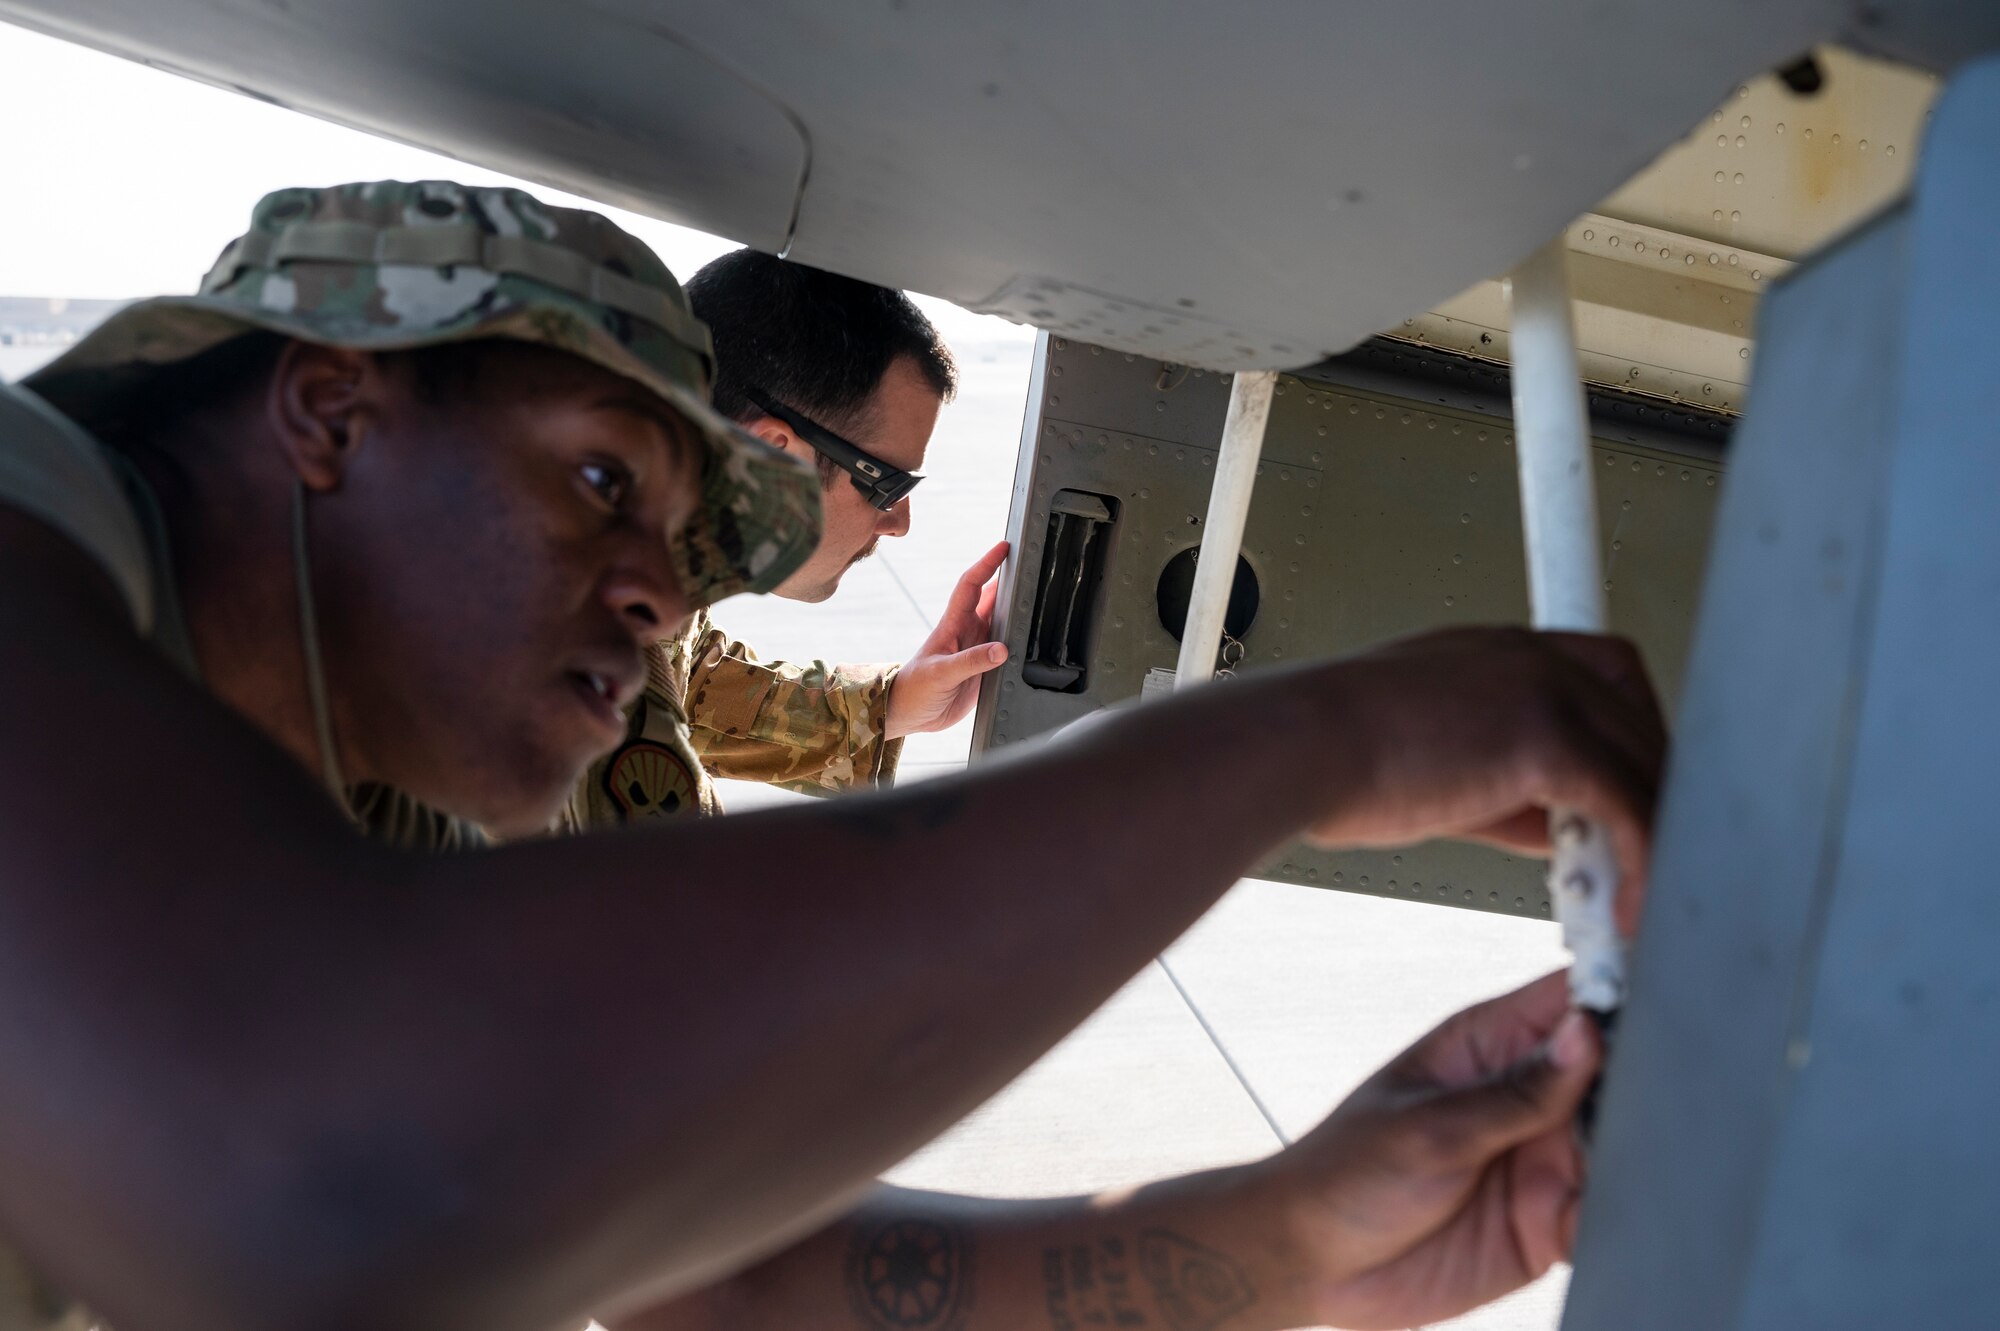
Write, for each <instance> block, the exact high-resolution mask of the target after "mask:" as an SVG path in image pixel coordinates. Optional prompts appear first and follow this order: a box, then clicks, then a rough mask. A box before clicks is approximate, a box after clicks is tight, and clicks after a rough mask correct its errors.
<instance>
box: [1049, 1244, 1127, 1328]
mask: <svg viewBox="0 0 2000 1331" xmlns="http://www.w3.org/2000/svg"><path fill="white" fill-rule="evenodd" d="M1129 1271H1130V1267H1129V1264H1128V1263H1127V1261H1126V1253H1125V1240H1123V1239H1118V1238H1105V1239H1099V1240H1098V1241H1097V1243H1096V1244H1095V1245H1094V1246H1093V1245H1091V1244H1087V1243H1077V1244H1072V1245H1070V1246H1068V1247H1065V1248H1049V1249H1047V1250H1046V1251H1044V1252H1043V1253H1042V1286H1043V1291H1044V1295H1045V1298H1046V1300H1047V1306H1048V1314H1049V1331H1084V1329H1085V1328H1088V1327H1119V1326H1150V1325H1151V1324H1152V1323H1151V1322H1150V1321H1149V1319H1148V1318H1147V1317H1146V1314H1145V1313H1144V1312H1142V1311H1141V1310H1140V1309H1139V1306H1138V1304H1137V1303H1136V1302H1135V1301H1134V1300H1133V1297H1132V1284H1131V1277H1130V1274H1129Z"/></svg>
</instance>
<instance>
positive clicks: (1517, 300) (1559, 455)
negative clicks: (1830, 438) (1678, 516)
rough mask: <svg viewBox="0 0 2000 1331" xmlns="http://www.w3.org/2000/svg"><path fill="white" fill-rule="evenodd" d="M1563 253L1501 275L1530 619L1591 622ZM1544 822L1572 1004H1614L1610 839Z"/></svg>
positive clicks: (1548, 252)
mask: <svg viewBox="0 0 2000 1331" xmlns="http://www.w3.org/2000/svg"><path fill="white" fill-rule="evenodd" d="M1565 262H1566V255H1565V248H1564V245H1563V238H1562V237H1561V236H1558V237H1556V238H1555V239H1554V240H1552V241H1550V242H1549V243H1548V244H1547V245H1544V246H1543V247H1542V248H1541V249H1539V250H1537V251H1536V252H1535V253H1534V254H1533V255H1532V256H1531V257H1530V258H1529V259H1528V260H1527V261H1526V262H1525V263H1523V264H1522V265H1521V266H1520V267H1519V268H1517V269H1516V270H1515V271H1514V273H1513V275H1512V276H1511V277H1509V278H1508V280H1507V290H1508V299H1509V301H1510V303H1511V306H1512V313H1513V330H1512V342H1513V359H1514V365H1513V384H1514V439H1515V448H1516V452H1517V453H1518V454H1519V458H1520V467H1521V527H1522V533H1523V539H1524V541H1525V544H1526V546H1527V558H1528V601H1529V604H1530V606H1532V607H1533V613H1534V623H1535V627H1536V628H1542V629H1568V630H1573V631H1577V632H1584V633H1601V632H1603V631H1604V628H1605V610H1604V574H1603V571H1602V565H1601V561H1600V559H1599V556H1598V549H1597V495H1596V486H1595V482H1594V479H1593V476H1592V471H1591V466H1590V429H1589V417H1588V414H1587V411H1586V408H1585V405H1584V396H1583V376H1582V374H1581V373H1580V372H1579V370H1578V368H1577V358H1576V329H1575V325H1574V323H1573V322H1572V319H1571V314H1570V299H1569V277H1568V273H1567V271H1566V269H1565ZM1549 825H1550V828H1551V831H1552V834H1553V838H1554V842H1555V854H1554V856H1553V858H1552V859H1551V860H1550V862H1549V897H1550V899H1551V900H1552V901H1553V902H1554V903H1555V914H1556V919H1557V920H1558V921H1560V922H1561V924H1562V930H1563V942H1564V943H1565V944H1566V945H1567V946H1568V947H1569V949H1570V952H1571V954H1572V956H1573V957H1574V960H1573V962H1572V964H1571V966H1570V973H1569V986H1570V997H1571V998H1572V999H1573V1000H1574V1001H1575V1002H1576V1004H1577V1006H1578V1007H1582V1008H1587V1009H1589V1010H1591V1011H1593V1012H1599V1013H1606V1014H1608V1013H1611V1012H1615V1011H1616V1010H1617V1009H1618V1007H1619V1006H1620V1005H1621V1004H1622V1003H1623V1002H1624V1001H1625V945H1624V941H1623V940H1622V939H1621V938H1619V936H1618V927H1617V924H1616V922H1615V920H1614V918H1613V914H1612V903H1613V902H1614V901H1615V900H1616V898H1617V895H1618V865H1617V861H1616V860H1615V859H1614V858H1613V856H1612V853H1611V843H1610V838H1609V837H1607V836H1606V835H1605V833H1604V829H1603V828H1601V827H1599V826H1597V825H1596V824H1595V823H1593V822H1591V821H1590V820H1589V819H1586V818H1584V817H1582V816H1580V815H1578V814H1576V813H1575V812H1573V811H1571V810H1566V809H1552V810H1550V811H1549Z"/></svg>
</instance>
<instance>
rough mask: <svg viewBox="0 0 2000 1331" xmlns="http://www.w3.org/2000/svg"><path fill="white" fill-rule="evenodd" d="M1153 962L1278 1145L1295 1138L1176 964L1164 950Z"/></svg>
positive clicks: (1288, 1142) (1290, 1141) (1285, 1143)
mask: <svg viewBox="0 0 2000 1331" xmlns="http://www.w3.org/2000/svg"><path fill="white" fill-rule="evenodd" d="M1153 964H1154V965H1156V966H1158V967H1159V968H1160V973H1161V974H1162V975H1165V976H1166V977H1167V983H1169V984H1171V985H1173V987H1174V992H1175V993H1177V994H1179V995H1180V996H1181V1002H1183V1003H1185V1004H1186V1005H1187V1010H1188V1012H1189V1014H1190V1015H1192V1016H1193V1017H1194V1019H1195V1024H1196V1025H1198V1026H1200V1027H1201V1031H1202V1034H1203V1035H1206V1036H1207V1037H1208V1042H1209V1044H1211V1045H1213V1046H1214V1047H1215V1052H1216V1053H1218V1054H1220V1055H1222V1062H1223V1065H1224V1066H1225V1067H1227V1068H1228V1069H1229V1075H1230V1076H1232V1077H1234V1078H1236V1084H1237V1085H1238V1086H1241V1087H1242V1088H1243V1094H1245V1095H1247V1096H1249V1097H1250V1103H1251V1104H1253V1105H1255V1106H1256V1107H1257V1112H1258V1114H1260V1115H1261V1116H1262V1117H1263V1119H1264V1126H1265V1127H1267V1128H1269V1129H1270V1130H1271V1135H1272V1136H1273V1137H1276V1138H1277V1139H1278V1145H1280V1146H1290V1145H1291V1144H1292V1139H1291V1138H1290V1137H1289V1136H1287V1135H1286V1134H1285V1130H1284V1129H1283V1128H1281V1127H1279V1126H1278V1119H1277V1115H1275V1114H1273V1113H1272V1112H1271V1107H1270V1106H1269V1105H1267V1104H1265V1103H1264V1097H1263V1096H1261V1095H1259V1094H1257V1088H1256V1087H1254V1086H1252V1085H1251V1084H1250V1079H1249V1078H1248V1077H1246V1076H1244V1075H1243V1069H1242V1068H1241V1067H1239V1066H1237V1063H1236V1060H1235V1059H1234V1058H1232V1057H1230V1054H1229V1048H1228V1046H1227V1045H1225V1044H1223V1043H1222V1037H1221V1036H1220V1035H1218V1034H1216V1031H1215V1027H1213V1026H1211V1025H1209V1023H1208V1018H1207V1017H1206V1016H1204V1015H1203V1014H1202V1010H1201V1008H1200V1007H1198V1006H1196V1004H1195V1001H1194V995H1193V994H1190V993H1189V992H1188V990H1187V986H1186V985H1184V984H1182V983H1181V977H1180V976H1178V975H1176V974H1174V968H1173V967H1172V966H1169V965H1168V964H1167V958H1166V956H1165V955H1164V954H1162V955H1160V956H1157V957H1154V958H1153Z"/></svg>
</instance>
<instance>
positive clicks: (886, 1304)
mask: <svg viewBox="0 0 2000 1331" xmlns="http://www.w3.org/2000/svg"><path fill="white" fill-rule="evenodd" d="M847 1289H848V1296H849V1298H850V1300H851V1301H852V1303H853V1305H854V1313H855V1316H857V1317H859V1318H860V1319H861V1321H862V1323H863V1325H866V1326H870V1327H879V1328H884V1329H885V1331H950V1328H952V1327H955V1326H957V1325H959V1323H960V1322H961V1321H962V1320H963V1318H964V1316H965V1313H966V1311H967V1310H968V1309H969V1308H970V1307H971V1306H972V1242H971V1239H970V1238H969V1237H968V1236H967V1235H966V1234H965V1233H964V1232H963V1231H962V1230H958V1229H954V1228H952V1227H951V1226H949V1225H941V1224H938V1223H937V1222H935V1221H931V1220H890V1221H886V1222H883V1223H880V1224H874V1225H862V1226H860V1227H858V1228H857V1229H856V1230H855V1231H854V1239H853V1241H852V1243H851V1244H850V1245H849V1247H848V1252H847Z"/></svg>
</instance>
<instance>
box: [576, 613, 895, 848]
mask: <svg viewBox="0 0 2000 1331" xmlns="http://www.w3.org/2000/svg"><path fill="white" fill-rule="evenodd" d="M646 675H647V679H646V691H645V693H644V695H643V696H642V697H641V698H640V699H639V701H638V703H637V704H635V705H634V707H633V709H632V719H631V725H630V728H629V729H628V730H627V732H626V738H625V742H624V743H623V744H622V745H620V746H619V747H618V748H617V749H616V750H615V751H614V752H613V753H612V754H611V755H610V756H609V757H607V758H605V759H603V760H601V761H600V762H598V763H597V765H596V766H594V767H592V768H591V769H590V772H589V774H588V775H587V776H585V778H584V779H583V782H582V784H580V785H579V786H578V788H577V791H576V793H575V795H574V796H572V797H571V800H570V807H569V809H568V812H567V814H566V816H565V818H564V819H563V826H564V829H565V830H568V831H580V830H583V829H587V828H593V827H605V826H609V825H614V824H618V823H626V822H632V821H635V820H638V819H644V818H664V817H671V816H673V815H675V814H678V813H687V812H693V813H702V814H712V813H720V812H721V811H722V804H721V801H720V799H719V798H718V797H717V794H716V790H715V783H714V781H712V780H711V779H710V778H711V777H723V778H727V779H731V780H737V781H761V782H767V783H769V784H771V785H775V786H781V787H783V788H784V789H786V790H795V791H799V792H801V793H804V794H808V795H830V794H834V793H836V792H838V791H842V790H849V789H852V788H854V787H856V786H863V785H876V784H879V785H887V784H889V783H890V782H891V781H892V780H894V779H895V774H896V761H897V759H898V758H899V757H900V756H901V754H902V751H903V741H902V740H900V739H888V738H886V737H885V736H884V734H883V728H884V725H885V723H886V722H887V720H888V712H889V686H890V684H891V683H892V682H894V680H895V677H896V667H895V666H834V665H828V664H827V663H826V662H824V661H813V662H810V663H808V664H805V665H794V664H789V663H787V662H783V661H772V662H763V661H759V660H758V659H757V654H756V653H755V652H753V651H752V650H751V649H750V648H749V647H747V646H745V645H744V644H743V643H740V642H737V641H735V640H734V639H732V638H731V637H730V636H729V635H728V634H727V633H724V632H723V631H722V630H721V629H718V628H716V627H715V625H714V624H713V623H712V622H710V620H709V617H708V612H707V611H705V610H704V611H702V612H701V613H699V614H697V615H696V616H695V617H694V619H693V620H692V621H690V622H689V624H688V626H687V628H686V629H684V630H683V631H682V632H681V633H680V635H679V636H678V637H675V638H673V639H672V640H670V641H668V642H665V643H662V644H661V645H659V646H657V647H655V648H653V650H652V651H651V652H650V653H648V655H647V660H646Z"/></svg>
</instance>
